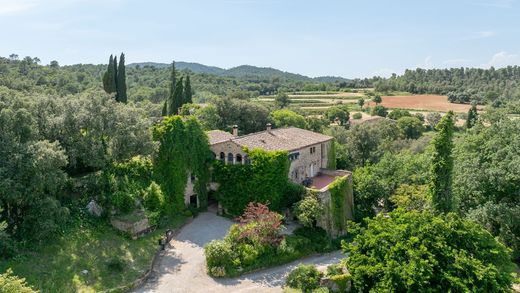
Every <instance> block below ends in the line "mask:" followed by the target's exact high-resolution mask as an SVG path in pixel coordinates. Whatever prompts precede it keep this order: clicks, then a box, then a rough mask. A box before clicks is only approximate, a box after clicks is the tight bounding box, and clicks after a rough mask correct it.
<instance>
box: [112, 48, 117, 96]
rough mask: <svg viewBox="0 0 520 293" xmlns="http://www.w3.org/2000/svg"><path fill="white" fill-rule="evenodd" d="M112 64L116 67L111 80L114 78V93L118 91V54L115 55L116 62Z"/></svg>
mask: <svg viewBox="0 0 520 293" xmlns="http://www.w3.org/2000/svg"><path fill="white" fill-rule="evenodd" d="M112 66H113V68H114V69H112V70H113V71H114V76H113V77H111V80H112V85H113V87H114V91H113V93H116V92H117V56H114V62H113V63H112Z"/></svg>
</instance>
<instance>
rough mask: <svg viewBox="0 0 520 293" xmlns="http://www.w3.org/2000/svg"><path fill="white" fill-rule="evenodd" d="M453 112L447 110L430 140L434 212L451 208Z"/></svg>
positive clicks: (431, 189) (446, 210)
mask: <svg viewBox="0 0 520 293" xmlns="http://www.w3.org/2000/svg"><path fill="white" fill-rule="evenodd" d="M453 119H454V114H453V112H451V111H450V112H448V114H446V115H445V116H444V117H442V119H441V121H440V122H439V124H438V125H437V127H436V129H437V134H436V135H435V137H434V138H433V140H432V145H433V159H432V165H431V175H432V180H431V182H430V192H431V196H432V204H433V208H434V210H435V211H436V212H439V213H447V212H450V211H452V210H453V196H452V190H451V188H452V187H451V186H452V171H453V156H452V152H453V131H454V125H455V123H454V121H453Z"/></svg>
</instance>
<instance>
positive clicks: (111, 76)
mask: <svg viewBox="0 0 520 293" xmlns="http://www.w3.org/2000/svg"><path fill="white" fill-rule="evenodd" d="M114 62H115V63H117V61H116V60H115V59H114V57H113V56H112V55H110V59H109V60H108V67H107V71H106V72H105V74H104V75H103V89H104V90H105V92H107V93H108V94H111V93H115V92H116V90H117V89H116V76H117V73H116V72H117V64H115V63H114Z"/></svg>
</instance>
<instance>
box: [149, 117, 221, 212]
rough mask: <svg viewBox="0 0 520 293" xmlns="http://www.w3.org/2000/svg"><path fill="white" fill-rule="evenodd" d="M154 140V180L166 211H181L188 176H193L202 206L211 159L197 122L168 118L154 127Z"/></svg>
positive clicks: (205, 202) (205, 199)
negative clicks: (156, 142) (155, 147)
mask: <svg viewBox="0 0 520 293" xmlns="http://www.w3.org/2000/svg"><path fill="white" fill-rule="evenodd" d="M154 139H155V140H157V141H158V142H159V143H160V146H159V150H158V151H157V153H156V155H155V157H154V177H155V181H156V182H157V183H158V184H159V185H160V186H161V189H162V191H163V192H164V196H165V197H166V209H167V210H168V211H169V212H178V211H181V210H183V209H184V208H185V202H184V191H185V189H186V184H187V182H188V180H189V177H190V175H191V176H194V177H195V182H194V185H195V191H196V193H197V195H198V197H199V205H200V206H201V207H205V206H206V204H207V190H206V186H207V184H208V182H209V166H210V165H211V161H212V160H213V158H212V154H211V150H210V149H209V143H208V138H207V136H206V133H205V132H204V131H203V130H202V128H201V126H200V124H199V123H198V121H197V120H196V119H194V118H192V117H188V118H183V117H181V116H168V117H166V118H165V119H164V120H163V121H162V122H161V123H160V124H158V125H156V126H155V127H154Z"/></svg>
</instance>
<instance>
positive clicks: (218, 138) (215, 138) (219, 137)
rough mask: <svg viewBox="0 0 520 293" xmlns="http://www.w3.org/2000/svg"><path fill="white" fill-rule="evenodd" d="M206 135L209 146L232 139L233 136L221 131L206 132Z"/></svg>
mask: <svg viewBox="0 0 520 293" xmlns="http://www.w3.org/2000/svg"><path fill="white" fill-rule="evenodd" d="M206 134H207V135H208V139H209V144H210V145H214V144H217V143H220V142H224V141H226V140H230V139H232V138H233V134H231V133H229V132H226V131H222V130H211V131H208V132H206Z"/></svg>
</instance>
